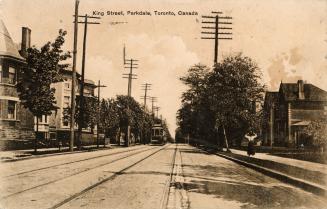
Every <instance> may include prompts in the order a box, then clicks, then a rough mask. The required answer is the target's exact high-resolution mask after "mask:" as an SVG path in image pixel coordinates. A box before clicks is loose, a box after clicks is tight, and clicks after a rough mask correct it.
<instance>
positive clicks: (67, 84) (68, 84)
mask: <svg viewBox="0 0 327 209" xmlns="http://www.w3.org/2000/svg"><path fill="white" fill-rule="evenodd" d="M67 89H70V83H67V82H66V83H65V90H67Z"/></svg>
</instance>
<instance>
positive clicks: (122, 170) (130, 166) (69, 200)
mask: <svg viewBox="0 0 327 209" xmlns="http://www.w3.org/2000/svg"><path fill="white" fill-rule="evenodd" d="M166 147H167V146H164V147H163V148H160V149H159V150H157V151H155V152H153V153H151V154H150V155H147V156H146V157H144V158H142V159H140V160H138V161H137V162H135V163H133V164H131V165H129V166H127V167H125V168H123V169H121V170H120V171H118V172H116V173H114V174H113V175H112V176H109V177H107V178H105V179H102V180H101V181H99V182H97V183H95V184H93V185H91V186H89V187H87V188H85V189H83V190H82V191H80V192H78V193H76V194H74V195H72V196H70V197H69V198H66V199H64V200H63V201H61V202H59V203H57V204H56V205H54V206H52V207H50V208H49V209H56V208H59V207H61V206H63V205H65V204H67V203H68V202H71V201H72V200H74V199H76V198H77V197H79V196H81V195H83V194H85V193H86V192H88V191H90V190H92V189H94V188H95V187H97V186H99V185H101V184H103V183H105V182H107V181H110V180H114V179H115V178H116V177H118V176H119V175H121V174H123V173H124V172H125V171H126V170H128V169H130V168H132V167H134V166H136V165H137V164H139V163H141V162H142V161H144V160H146V159H148V158H150V157H151V156H153V155H155V154H157V153H158V152H160V151H162V150H164V149H166Z"/></svg>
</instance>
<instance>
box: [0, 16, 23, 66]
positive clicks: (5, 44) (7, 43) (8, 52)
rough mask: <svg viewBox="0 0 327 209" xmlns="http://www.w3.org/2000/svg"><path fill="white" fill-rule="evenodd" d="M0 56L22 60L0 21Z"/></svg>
mask: <svg viewBox="0 0 327 209" xmlns="http://www.w3.org/2000/svg"><path fill="white" fill-rule="evenodd" d="M0 55H2V56H10V57H14V58H17V59H20V60H24V58H23V57H22V56H20V54H19V52H18V48H17V45H16V44H15V43H14V41H13V40H12V38H11V36H10V34H9V32H8V30H7V28H6V26H5V24H4V23H3V21H2V20H1V19H0Z"/></svg>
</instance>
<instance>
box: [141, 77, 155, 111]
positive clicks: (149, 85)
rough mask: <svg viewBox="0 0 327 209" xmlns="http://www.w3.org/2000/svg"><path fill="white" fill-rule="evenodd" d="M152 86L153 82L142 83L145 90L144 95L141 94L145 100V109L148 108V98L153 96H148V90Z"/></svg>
mask: <svg viewBox="0 0 327 209" xmlns="http://www.w3.org/2000/svg"><path fill="white" fill-rule="evenodd" d="M151 86H152V84H150V83H145V84H142V88H143V89H142V90H144V96H141V99H143V100H144V102H143V104H144V110H145V109H146V100H147V99H148V98H151V97H149V96H147V93H148V91H149V90H152V89H151Z"/></svg>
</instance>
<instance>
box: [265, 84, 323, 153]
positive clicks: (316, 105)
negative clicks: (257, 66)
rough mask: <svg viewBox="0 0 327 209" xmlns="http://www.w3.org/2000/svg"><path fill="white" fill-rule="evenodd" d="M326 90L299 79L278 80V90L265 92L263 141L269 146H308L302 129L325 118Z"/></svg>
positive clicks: (308, 143)
mask: <svg viewBox="0 0 327 209" xmlns="http://www.w3.org/2000/svg"><path fill="white" fill-rule="evenodd" d="M326 111H327V92H326V91H324V90H322V89H320V88H318V87H316V86H314V85H312V84H306V83H304V82H303V81H302V80H299V81H298V82H297V83H281V84H280V87H279V91H278V92H266V95H265V101H264V107H263V113H264V114H263V115H264V116H263V126H262V134H263V144H264V145H270V146H290V147H294V146H299V145H301V144H304V145H308V146H310V145H312V141H311V138H310V137H308V136H306V135H305V134H304V133H303V129H304V128H305V127H306V126H307V125H309V124H310V122H311V121H313V120H317V119H319V118H321V117H326Z"/></svg>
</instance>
